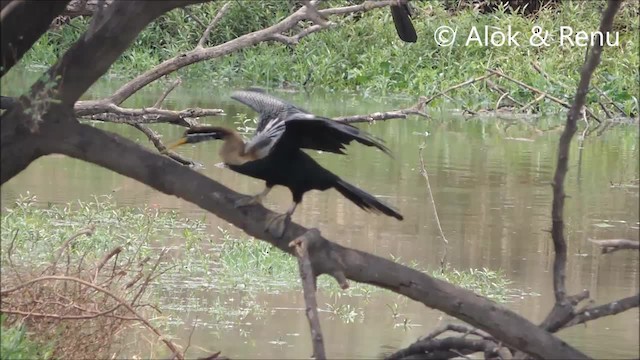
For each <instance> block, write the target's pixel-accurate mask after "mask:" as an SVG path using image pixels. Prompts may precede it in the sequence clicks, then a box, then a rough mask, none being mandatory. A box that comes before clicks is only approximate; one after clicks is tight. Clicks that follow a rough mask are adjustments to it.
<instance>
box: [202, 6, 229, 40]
mask: <svg viewBox="0 0 640 360" xmlns="http://www.w3.org/2000/svg"><path fill="white" fill-rule="evenodd" d="M230 7H231V2H226V3H225V4H224V5H223V6H222V8H220V10H218V13H217V14H216V16H215V17H214V18H213V20H211V23H210V24H209V26H207V29H206V30H205V31H204V33H203V34H202V37H200V40H199V41H198V45H196V49H202V48H203V47H204V43H205V42H206V41H207V40H209V33H210V32H211V29H213V28H214V27H216V25H218V23H219V22H220V19H222V17H223V16H224V15H225V14H226V13H227V11H228V10H229V8H230Z"/></svg>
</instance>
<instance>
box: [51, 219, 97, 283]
mask: <svg viewBox="0 0 640 360" xmlns="http://www.w3.org/2000/svg"><path fill="white" fill-rule="evenodd" d="M95 230H96V226H95V225H94V224H91V225H90V226H89V227H87V228H84V229H82V230H80V231H78V232H77V233H75V234H73V235H72V236H71V237H69V238H68V239H67V240H66V241H65V242H64V243H63V244H62V245H61V246H60V249H58V255H56V258H55V260H53V262H51V265H50V266H49V267H48V268H47V269H45V271H44V272H43V273H42V274H44V273H45V272H47V271H49V270H51V269H54V271H55V267H56V266H57V264H58V260H60V257H62V254H64V251H65V250H66V249H67V247H68V246H69V244H71V242H72V241H73V240H75V239H77V238H78V237H80V236H82V235H86V236H91V235H93V232H94V231H95Z"/></svg>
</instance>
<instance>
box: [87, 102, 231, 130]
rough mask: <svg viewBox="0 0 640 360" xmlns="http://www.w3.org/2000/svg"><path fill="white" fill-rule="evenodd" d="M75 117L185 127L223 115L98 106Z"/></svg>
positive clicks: (197, 110) (215, 111) (212, 111)
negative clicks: (170, 124)
mask: <svg viewBox="0 0 640 360" xmlns="http://www.w3.org/2000/svg"><path fill="white" fill-rule="evenodd" d="M76 115H78V116H81V117H82V118H84V119H88V120H99V121H108V122H113V123H120V124H155V123H173V124H177V125H181V126H185V127H189V126H193V125H197V122H196V121H195V119H196V118H200V117H207V116H218V115H224V110H222V109H200V108H189V109H184V110H180V111H174V110H165V109H158V108H155V107H152V108H142V109H130V108H122V107H120V106H117V105H114V104H99V105H94V106H92V107H91V108H84V109H82V110H81V111H76Z"/></svg>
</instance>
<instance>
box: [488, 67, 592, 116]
mask: <svg viewBox="0 0 640 360" xmlns="http://www.w3.org/2000/svg"><path fill="white" fill-rule="evenodd" d="M487 71H489V72H490V73H492V74H495V75H498V76H500V77H502V78H505V79H507V80H509V81H511V82H513V83H515V84H518V85H519V86H521V87H523V88H525V89H527V90H530V91H532V92H534V93H537V94H539V95H544V97H545V98H547V99H549V100H551V101H553V102H555V103H558V104H560V105H562V106H564V107H565V108H567V109H570V108H571V104H569V103H568V102H566V101H564V100H562V99H558V98H557V97H555V96H553V95H550V94H549V93H546V92H544V91H542V90H540V89H537V88H535V87H533V86H531V85H527V84H525V83H523V82H522V81H520V80H516V79H514V78H512V77H511V76H509V75H506V74H504V73H502V72H501V71H498V70H494V69H487ZM585 111H586V112H587V115H589V117H591V118H592V119H594V120H595V121H597V122H601V120H600V119H599V118H598V117H597V116H595V115H594V114H593V113H592V112H591V110H589V109H585Z"/></svg>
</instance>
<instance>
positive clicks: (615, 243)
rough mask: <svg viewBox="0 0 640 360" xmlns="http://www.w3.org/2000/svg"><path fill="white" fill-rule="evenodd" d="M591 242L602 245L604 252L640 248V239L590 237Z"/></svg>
mask: <svg viewBox="0 0 640 360" xmlns="http://www.w3.org/2000/svg"><path fill="white" fill-rule="evenodd" d="M588 240H589V241H590V242H592V243H594V244H596V245H598V246H600V247H601V248H602V253H603V254H608V253H612V252H614V251H618V250H622V249H634V250H639V249H640V241H633V240H627V239H606V240H593V239H588Z"/></svg>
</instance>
